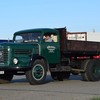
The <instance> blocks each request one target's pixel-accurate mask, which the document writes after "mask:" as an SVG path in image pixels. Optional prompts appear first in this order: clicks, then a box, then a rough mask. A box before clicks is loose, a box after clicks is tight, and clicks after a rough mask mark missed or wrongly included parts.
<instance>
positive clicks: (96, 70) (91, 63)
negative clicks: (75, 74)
mask: <svg viewBox="0 0 100 100" xmlns="http://www.w3.org/2000/svg"><path fill="white" fill-rule="evenodd" d="M84 65H85V66H84V69H85V73H82V76H83V79H85V80H86V81H99V80H100V60H98V59H91V60H87V61H85V62H84Z"/></svg>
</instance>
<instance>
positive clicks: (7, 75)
mask: <svg viewBox="0 0 100 100" xmlns="http://www.w3.org/2000/svg"><path fill="white" fill-rule="evenodd" d="M12 78H13V74H12V73H11V72H9V71H5V72H4V74H1V75H0V83H1V84H3V83H9V82H10V81H11V80H12Z"/></svg>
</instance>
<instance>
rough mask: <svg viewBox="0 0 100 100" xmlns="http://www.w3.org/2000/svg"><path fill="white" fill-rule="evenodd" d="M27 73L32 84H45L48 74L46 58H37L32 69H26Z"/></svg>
mask: <svg viewBox="0 0 100 100" xmlns="http://www.w3.org/2000/svg"><path fill="white" fill-rule="evenodd" d="M25 74H26V78H27V79H28V81H29V83H30V84H31V85H39V84H43V83H44V81H45V79H46V75H47V69H46V64H45V62H44V60H39V59H38V60H35V62H34V63H33V66H32V69H31V70H29V71H26V72H25Z"/></svg>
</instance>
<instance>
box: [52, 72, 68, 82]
mask: <svg viewBox="0 0 100 100" xmlns="http://www.w3.org/2000/svg"><path fill="white" fill-rule="evenodd" d="M51 77H52V78H53V79H54V80H59V81H63V79H68V78H69V77H70V72H51Z"/></svg>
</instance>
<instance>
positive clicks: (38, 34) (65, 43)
mask: <svg viewBox="0 0 100 100" xmlns="http://www.w3.org/2000/svg"><path fill="white" fill-rule="evenodd" d="M66 33H67V30H66V28H54V29H49V28H41V29H40V28H39V29H28V30H22V31H18V32H15V33H14V36H13V42H11V43H1V44H0V83H9V82H10V81H11V80H12V78H13V76H14V75H26V78H27V80H28V81H29V83H30V84H31V85H37V84H43V83H45V79H46V76H47V72H48V71H49V72H50V73H51V77H52V78H53V79H54V80H59V81H63V79H68V78H69V77H70V75H71V74H73V75H78V74H81V75H82V78H83V80H84V81H99V80H100V59H99V58H98V59H96V58H95V56H98V55H100V42H90V41H78V40H67V38H66ZM47 35H49V36H50V38H52V40H53V41H51V42H45V38H46V36H47Z"/></svg>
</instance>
